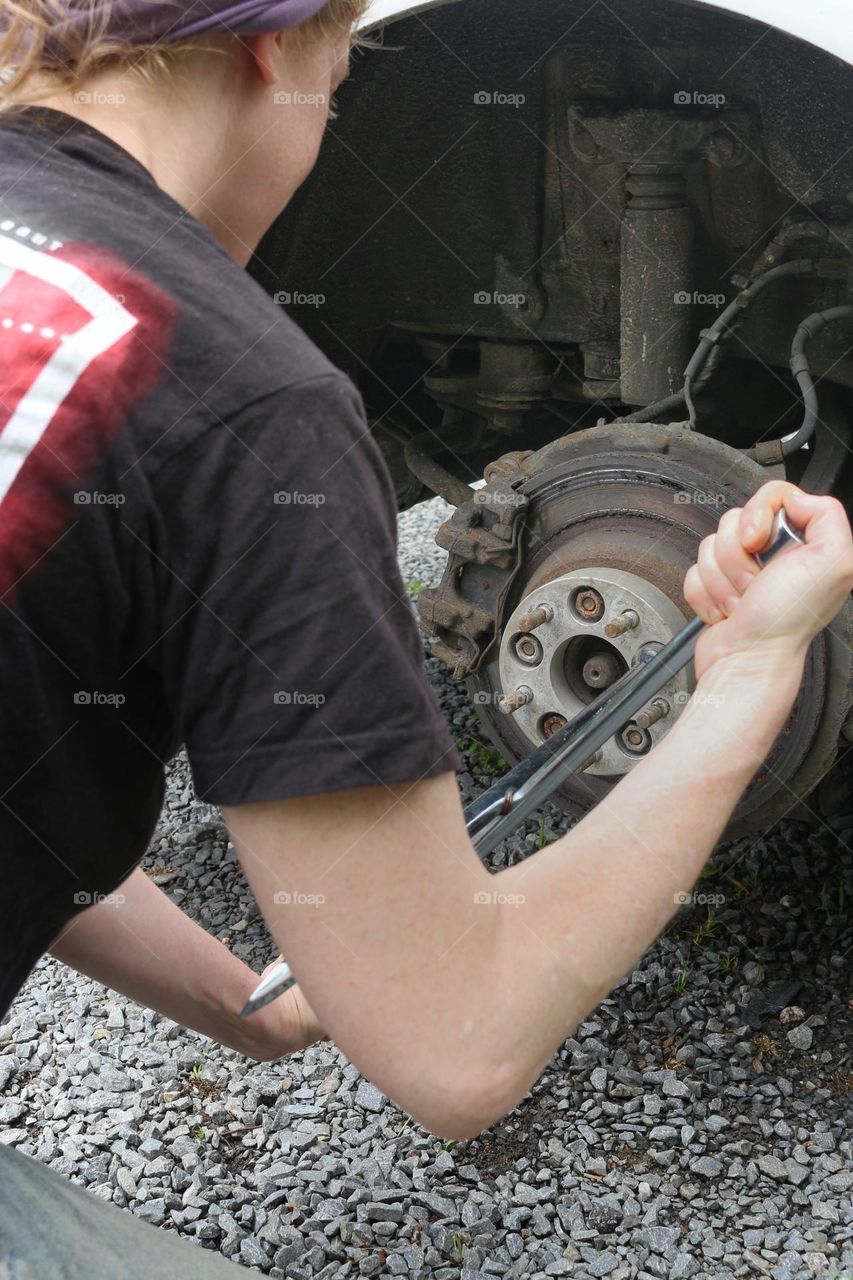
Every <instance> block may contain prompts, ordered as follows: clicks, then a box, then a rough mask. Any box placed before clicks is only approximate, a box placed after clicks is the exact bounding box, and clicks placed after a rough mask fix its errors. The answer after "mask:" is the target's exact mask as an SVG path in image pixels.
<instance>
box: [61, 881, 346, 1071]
mask: <svg viewBox="0 0 853 1280" xmlns="http://www.w3.org/2000/svg"><path fill="white" fill-rule="evenodd" d="M111 897H112V899H113V901H109V900H107V901H104V902H101V903H98V904H96V905H95V906H92V907H89V908H88V909H87V910H86V911H83V912H81V913H80V914H79V915H77V916H75V917H74V919H73V920H71V921H70V922H69V923H68V925H67V926H66V928H65V929H64V930H63V932H62V933H61V934H60V936H59V937H58V938H57V939H56V941H55V942H54V944H53V946H52V947H51V948H50V951H51V954H52V955H54V956H56V958H57V959H58V960H62V961H63V962H64V963H65V964H68V965H70V966H71V967H72V968H73V969H77V970H78V971H79V972H80V973H85V974H87V975H88V976H89V977H90V978H94V979H95V980H96V981H97V982H102V983H103V984H104V985H105V986H108V987H112V988H113V989H114V990H116V991H121V992H122V993H123V994H124V995H126V996H130V998H131V999H132V1000H136V1001H138V1002H139V1004H143V1005H148V1006H149V1007H150V1008H152V1009H156V1010H157V1011H158V1012H159V1013H162V1014H164V1015H165V1016H166V1017H168V1018H171V1019H173V1021H175V1022H178V1023H180V1024H181V1025H182V1026H185V1027H190V1028H192V1030H194V1031H200V1032H201V1033H202V1034H203V1035H206V1036H210V1037H211V1039H213V1040H218V1041H219V1042H220V1043H221V1044H226V1045H229V1046H230V1047H231V1048H232V1049H236V1050H238V1052H240V1053H245V1054H246V1055H247V1056H248V1057H250V1058H257V1059H259V1060H269V1059H272V1058H280V1057H282V1056H283V1055H284V1054H288V1053H293V1052H295V1051H296V1050H297V1049H304V1048H305V1047H306V1046H307V1045H309V1044H312V1043H313V1042H314V1041H315V1040H316V1039H318V1038H319V1036H320V1035H322V1032H321V1031H320V1028H319V1027H318V1026H317V1024H316V1021H315V1019H314V1016H313V1014H312V1013H311V1010H310V1009H309V1008H308V1006H307V1005H306V1003H305V1001H304V999H303V998H302V996H301V994H300V992H299V991H297V990H296V989H292V990H291V991H289V992H287V994H286V995H285V996H283V997H282V998H281V1000H277V1001H276V1002H275V1004H273V1005H270V1006H269V1007H268V1008H267V1009H265V1010H262V1011H261V1012H260V1013H258V1014H257V1015H256V1016H255V1017H254V1018H252V1019H250V1020H247V1021H241V1019H240V1016H239V1015H240V1010H241V1008H242V1007H243V1004H244V1003H245V1002H246V1000H248V998H249V996H250V994H251V992H252V990H253V988H254V987H255V986H257V983H258V975H257V974H256V973H255V972H254V970H252V969H250V968H249V966H248V965H246V964H244V963H243V961H242V960H239V959H238V958H237V957H236V956H235V955H232V954H231V952H230V951H229V950H228V948H227V947H225V946H223V944H222V943H221V942H218V941H217V940H216V938H213V937H211V935H210V934H209V933H207V932H205V930H204V929H202V928H201V927H200V926H199V925H197V924H195V923H194V922H193V921H192V920H190V918H189V917H188V916H187V915H185V914H184V912H183V911H181V910H180V908H179V907H177V906H175V904H174V903H173V902H171V901H170V899H169V898H168V897H167V896H166V894H165V893H163V892H162V890H160V889H158V887H157V885H155V884H154V883H152V881H151V880H150V879H149V877H148V876H147V875H146V874H145V873H144V871H141V870H140V869H137V870H136V871H133V872H132V873H131V875H130V876H128V878H127V880H125V881H124V883H123V884H122V885H121V886H120V887H119V889H118V890H117V891H116V893H115V895H111ZM277 1006H278V1007H277Z"/></svg>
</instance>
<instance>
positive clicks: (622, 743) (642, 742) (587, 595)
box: [499, 567, 692, 777]
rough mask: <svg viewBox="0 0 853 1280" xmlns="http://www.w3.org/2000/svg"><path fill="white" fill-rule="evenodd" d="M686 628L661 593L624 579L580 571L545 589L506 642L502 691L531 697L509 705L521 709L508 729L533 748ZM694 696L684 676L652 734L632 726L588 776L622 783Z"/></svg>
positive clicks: (507, 632) (522, 610)
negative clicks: (651, 650) (522, 692)
mask: <svg viewBox="0 0 853 1280" xmlns="http://www.w3.org/2000/svg"><path fill="white" fill-rule="evenodd" d="M684 621H685V619H684V615H683V614H682V613H681V611H680V609H679V608H678V606H677V605H676V604H674V602H673V601H672V600H670V599H669V597H668V596H666V595H665V594H664V593H663V591H661V590H659V589H658V588H657V587H656V586H655V585H654V584H653V583H651V582H648V581H646V580H645V579H644V578H641V577H639V576H638V575H636V574H634V573H629V572H626V571H624V570H619V569H613V568H607V567H596V568H591V569H579V570H575V571H573V572H571V573H563V574H560V575H559V577H556V578H553V579H552V580H551V581H549V582H546V583H543V584H542V585H541V586H539V587H537V588H535V589H534V590H533V591H532V592H530V593H529V594H528V595H526V596H525V597H524V599H523V600H521V601H520V602H519V604H518V606H517V608H516V609H515V610H514V612H513V613H512V615H511V616H510V618H509V619H508V621H507V625H506V627H505V628H504V632H503V639H502V642H501V653H500V665H499V670H500V681H501V686H502V688H503V690H504V692H505V695H507V696H508V697H509V696H511V695H512V694H515V693H518V692H519V691H520V690H523V689H526V690H529V692H530V695H531V696H530V697H528V698H527V699H526V700H525V701H521V698H520V697H519V698H516V699H514V700H513V702H512V703H511V704H510V705H517V709H516V710H515V711H513V712H512V719H513V723H514V725H515V726H516V728H517V729H518V730H519V731H520V732H521V733H522V734H523V735H524V737H525V738H526V739H527V741H528V742H529V743H530V744H531V746H534V747H537V746H539V745H540V744H541V743H542V742H544V741H545V739H546V738H549V737H551V735H552V734H553V733H554V732H555V731H556V729H558V728H560V727H561V725H562V723H564V722H565V721H566V720H570V719H572V718H573V717H574V716H576V715H577V714H578V712H579V711H581V710H582V708H583V707H584V706H587V705H588V704H589V703H590V702H592V701H593V699H594V698H596V697H598V696H599V695H600V694H601V693H602V692H603V691H604V690H605V689H607V688H608V687H609V686H610V685H611V684H613V683H614V682H615V681H616V680H618V679H619V678H620V676H622V675H623V674H624V673H625V672H626V671H628V670H629V669H630V668H631V667H634V666H636V665H637V664H638V663H639V662H640V661H641V654H642V651H643V650H644V649H646V648H648V647H649V646H651V647H653V648H659V647H661V646H662V645H664V644H666V642H667V641H668V640H670V639H671V638H672V636H673V635H675V633H676V632H677V631H678V630H679V629H680V628H681V627H682V626H683V625H684ZM691 689H692V684H691V682H690V678H689V675H688V672H687V671H682V672H680V673H679V674H678V675H677V676H675V677H674V678H673V679H672V680H671V681H670V683H669V684H668V685H667V686H666V688H665V689H664V690H662V691H661V693H660V695H659V699H660V700H661V701H663V702H665V703H666V712H665V713H660V708H658V709H657V710H658V714H657V715H656V716H651V722H650V723H649V724H646V723H645V721H641V723H640V724H637V723H636V721H632V722H631V725H630V726H626V730H625V732H623V734H621V735H619V736H618V737H616V738H612V739H611V740H610V741H609V742H608V743H607V744H606V746H605V747H603V748H602V750H601V752H600V753H599V755H598V756H597V758H596V760H595V761H594V762H593V763H591V764H590V765H589V766H588V767H587V770H586V772H587V773H588V774H592V775H597V776H599V777H614V776H619V775H620V774H623V773H627V772H628V770H629V769H630V768H631V767H632V765H633V764H635V763H636V760H637V756H638V755H645V753H646V752H647V751H648V750H650V749H651V747H652V745H653V744H654V742H656V741H657V740H658V739H659V738H660V737H662V736H663V735H664V733H666V732H667V730H668V729H670V728H671V727H672V724H673V723H674V721H675V719H676V718H677V716H678V715H679V714H680V712H681V709H682V707H683V706H684V703H685V702H686V701H687V699H688V697H689V696H690V692H691ZM644 711H645V713H646V715H645V719H649V718H650V712H649V709H644Z"/></svg>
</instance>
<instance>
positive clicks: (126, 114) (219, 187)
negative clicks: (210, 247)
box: [38, 75, 298, 266]
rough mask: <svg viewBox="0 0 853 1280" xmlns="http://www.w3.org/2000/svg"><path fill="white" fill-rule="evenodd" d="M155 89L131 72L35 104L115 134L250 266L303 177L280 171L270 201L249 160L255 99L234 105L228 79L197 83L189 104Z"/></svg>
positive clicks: (159, 182) (254, 137) (176, 94)
mask: <svg viewBox="0 0 853 1280" xmlns="http://www.w3.org/2000/svg"><path fill="white" fill-rule="evenodd" d="M151 89H152V87H151V86H150V85H147V84H135V83H133V82H130V83H129V81H128V77H126V76H125V77H120V76H116V77H111V76H109V75H102V76H100V77H99V78H98V80H97V82H96V83H93V84H92V85H90V86H89V87H88V88H87V90H86V91H85V92H83V91H78V92H76V93H71V92H69V93H61V94H57V95H55V96H51V97H45V98H43V99H40V100H39V104H38V105H42V106H46V107H53V108H54V109H56V110H59V111H64V112H65V113H66V114H68V115H71V116H74V117H75V118H76V119H79V120H82V121H83V122H84V123H86V124H89V125H91V126H92V127H93V128H95V129H98V130H100V132H101V133H104V134H106V136H107V137H109V138H112V140H113V141H114V142H116V143H117V144H118V145H119V146H121V147H123V148H124V150H125V151H127V152H128V153H129V154H130V155H132V156H133V157H134V158H135V159H136V160H138V161H139V163H140V164H142V165H143V166H144V167H145V168H146V169H147V170H148V172H149V173H150V174H151V176H152V178H153V179H154V181H155V182H156V183H157V185H158V187H160V188H161V190H163V191H165V192H167V193H168V194H169V195H170V196H171V197H172V198H173V199H174V200H176V201H177V203H178V204H180V205H181V206H182V207H183V208H184V209H186V210H187V211H188V212H189V213H191V214H192V215H193V217H195V218H197V219H198V221H199V222H201V223H202V224H203V225H204V226H205V227H207V229H208V230H209V231H210V232H211V234H212V235H213V236H214V237H215V238H216V240H218V241H219V243H220V244H221V245H222V247H223V249H224V250H225V251H226V253H228V254H229V255H230V256H231V257H232V258H233V259H234V261H235V262H237V263H238V264H239V265H240V266H245V265H246V264H247V263H248V261H249V259H250V258H251V256H252V254H253V253H254V251H255V249H256V247H257V245H258V242H259V241H260V239H261V237H262V235H263V234H264V232H265V231H266V230H267V229H268V227H269V226H270V224H271V222H272V221H273V219H274V218H275V216H276V215H277V214H278V213H279V212H280V210H281V209H282V208H283V206H284V204H285V203H286V202H287V201H288V200H289V199H290V197H291V196H292V194H293V192H294V191H295V189H296V187H297V186H298V181H296V180H294V181H293V183H292V185H291V186H290V187H287V186H285V184H284V183H283V181H282V179H283V175H282V173H281V172H279V173H278V174H277V175H276V183H275V196H276V204H275V206H274V207H273V206H272V205H271V201H270V196H269V191H270V188H271V186H272V184H271V183H267V184H264V185H263V186H260V185H259V183H258V179H257V173H256V170H257V167H258V166H257V164H256V163H254V164H253V163H252V158H253V157H252V153H253V150H254V148H255V146H256V145H257V144H258V142H259V141H260V139H259V136H258V135H259V130H258V128H257V127H256V128H255V130H254V131H253V128H252V121H253V112H252V104H251V102H245V101H241V102H239V103H238V102H236V101H235V100H234V93H233V90H232V89H231V88H230V87H229V85H228V84H227V83H226V82H225V78H224V77H222V78H221V79H220V77H211V78H210V80H209V81H208V83H207V85H206V86H204V85H202V84H200V83H199V84H198V85H197V84H193V88H192V101H191V107H190V104H189V103H188V101H187V99H188V98H189V97H190V95H189V94H187V95H185V96H184V95H181V94H180V92H179V91H175V92H169V91H166V92H164V91H163V86H161V85H159V84H158V85H157V86H156V89H155V91H154V92H152V91H151ZM235 122H236V123H235ZM283 162H284V164H285V165H286V162H287V157H283ZM283 186H285V189H284V190H283Z"/></svg>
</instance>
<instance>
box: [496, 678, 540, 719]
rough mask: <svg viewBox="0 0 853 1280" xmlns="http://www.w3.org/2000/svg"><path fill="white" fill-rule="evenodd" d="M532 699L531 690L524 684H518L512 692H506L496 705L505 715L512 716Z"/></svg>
mask: <svg viewBox="0 0 853 1280" xmlns="http://www.w3.org/2000/svg"><path fill="white" fill-rule="evenodd" d="M532 701H533V690H532V689H531V688H530V687H529V686H528V685H526V684H520V685H519V686H518V688H517V689H516V690H515V692H514V693H508V694H507V695H506V697H505V698H502V699H501V701H500V703H499V704H498V705H499V706H500V709H501V711H502V712H503V713H504V715H505V716H512V715H515V713H516V711H520V710H521V708H522V707H526V706H527V704H528V702H532Z"/></svg>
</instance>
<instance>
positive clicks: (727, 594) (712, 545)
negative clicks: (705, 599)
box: [696, 537, 740, 616]
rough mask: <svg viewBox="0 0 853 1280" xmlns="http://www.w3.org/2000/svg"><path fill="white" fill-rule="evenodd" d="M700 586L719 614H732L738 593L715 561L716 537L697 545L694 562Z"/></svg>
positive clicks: (738, 597) (736, 604) (736, 603)
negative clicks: (696, 555) (700, 581)
mask: <svg viewBox="0 0 853 1280" xmlns="http://www.w3.org/2000/svg"><path fill="white" fill-rule="evenodd" d="M696 564H697V567H698V569H699V577H700V578H701V579H702V586H703V587H704V588H705V590H706V591H707V593H708V595H709V596H710V597H711V599H712V600H713V602H714V604H715V605H716V606H717V608H718V609H719V610H720V612H721V613H723V614H725V615H726V616H728V615H729V614H730V613H733V612H734V610H735V609H736V608H737V606H738V602H739V600H740V592H739V591H737V590H736V589H735V587H734V585H733V584H732V583H731V582H730V581H729V579H728V578H727V577H726V575H725V573H723V570H722V569H721V568H720V565H719V561H718V560H717V539H716V537H710V538H705V539H704V540H703V541H702V542H701V543H700V545H699V555H698V557H697V561H696Z"/></svg>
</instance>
